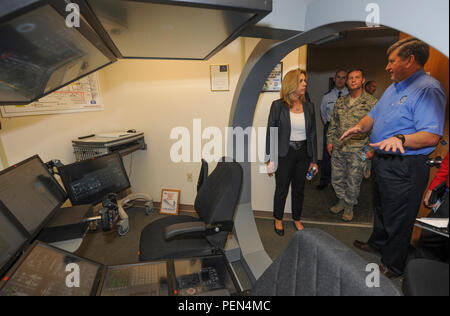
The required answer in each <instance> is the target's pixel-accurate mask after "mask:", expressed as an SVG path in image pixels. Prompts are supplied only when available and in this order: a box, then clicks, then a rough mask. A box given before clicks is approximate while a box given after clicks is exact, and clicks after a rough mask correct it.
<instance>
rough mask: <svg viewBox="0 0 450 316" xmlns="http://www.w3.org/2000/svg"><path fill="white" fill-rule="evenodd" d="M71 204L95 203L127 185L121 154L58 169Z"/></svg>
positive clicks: (126, 187)
mask: <svg viewBox="0 0 450 316" xmlns="http://www.w3.org/2000/svg"><path fill="white" fill-rule="evenodd" d="M58 170H59V174H60V176H61V179H62V182H63V184H64V186H65V188H66V191H67V194H68V196H69V199H70V201H71V202H72V205H80V204H96V203H98V202H100V201H101V200H102V199H103V198H104V197H105V196H106V195H107V194H109V193H119V192H121V191H123V190H126V189H128V188H129V187H130V180H129V179H128V176H127V173H126V171H125V167H124V166H123V162H122V157H121V156H120V154H119V153H113V154H108V155H104V156H100V157H96V158H91V159H88V160H83V161H80V162H76V163H72V164H69V165H65V166H62V167H59V168H58Z"/></svg>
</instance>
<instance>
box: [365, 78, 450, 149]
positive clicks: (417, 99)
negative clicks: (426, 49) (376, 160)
mask: <svg viewBox="0 0 450 316" xmlns="http://www.w3.org/2000/svg"><path fill="white" fill-rule="evenodd" d="M446 102H447V95H446V93H445V90H444V88H443V87H442V86H441V84H440V83H439V82H438V81H437V80H436V79H434V78H433V77H431V76H428V75H427V74H425V71H424V70H423V69H422V70H419V71H417V72H416V73H414V74H413V75H411V76H409V77H408V78H406V79H405V80H403V81H401V82H398V83H394V84H392V85H390V86H389V87H388V88H387V89H386V91H385V92H384V94H383V96H382V97H381V99H380V100H379V101H378V103H377V104H376V105H375V107H374V108H373V109H372V111H371V112H370V113H369V116H370V117H371V118H372V119H373V120H374V125H373V130H372V136H371V138H370V141H371V143H378V142H380V141H382V140H385V139H387V138H390V137H392V136H394V135H397V134H403V135H409V134H414V133H417V132H420V131H424V132H429V133H433V134H437V135H440V136H442V134H443V131H444V120H445V105H446ZM434 150H435V147H425V148H420V149H410V148H405V155H428V154H430V153H431V152H433V151H434Z"/></svg>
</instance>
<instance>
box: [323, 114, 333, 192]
mask: <svg viewBox="0 0 450 316" xmlns="http://www.w3.org/2000/svg"><path fill="white" fill-rule="evenodd" d="M329 127H330V122H328V123H327V124H325V126H324V127H323V155H322V165H321V168H320V184H321V185H327V184H328V183H330V180H331V156H330V154H329V153H328V150H327V133H328V128H329Z"/></svg>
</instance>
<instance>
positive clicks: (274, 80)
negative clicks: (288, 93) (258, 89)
mask: <svg viewBox="0 0 450 316" xmlns="http://www.w3.org/2000/svg"><path fill="white" fill-rule="evenodd" d="M282 80H283V63H278V64H277V65H276V66H275V68H274V69H273V70H272V72H271V73H270V75H269V77H268V78H267V80H266V82H265V83H264V87H263V89H262V92H279V91H280V90H281V82H282Z"/></svg>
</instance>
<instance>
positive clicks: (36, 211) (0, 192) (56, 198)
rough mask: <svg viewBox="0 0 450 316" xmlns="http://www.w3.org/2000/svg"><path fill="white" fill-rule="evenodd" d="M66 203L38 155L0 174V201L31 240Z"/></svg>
mask: <svg viewBox="0 0 450 316" xmlns="http://www.w3.org/2000/svg"><path fill="white" fill-rule="evenodd" d="M66 199H67V196H66V193H65V192H64V190H63V188H62V187H61V186H60V185H59V183H58V182H57V181H56V179H55V178H54V177H53V175H52V174H51V173H50V172H49V170H48V169H47V167H46V166H45V164H44V163H43V162H42V160H41V159H40V158H39V156H38V155H35V156H33V157H30V158H28V159H26V160H24V161H22V162H20V163H18V164H16V165H13V166H11V167H9V168H7V169H5V170H3V171H1V172H0V201H1V202H2V203H3V204H4V206H5V207H6V209H7V211H8V212H10V214H11V216H13V217H14V218H15V219H16V220H17V222H18V223H19V225H21V226H23V228H24V229H25V230H26V232H27V233H28V234H29V238H30V239H32V238H34V237H35V236H36V235H37V234H38V233H39V231H40V230H41V229H42V227H43V226H44V225H45V224H46V222H47V221H48V220H49V219H50V218H51V216H52V215H53V214H54V212H55V211H56V210H57V209H59V207H60V206H61V205H62V204H63V203H64V202H65V200H66Z"/></svg>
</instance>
